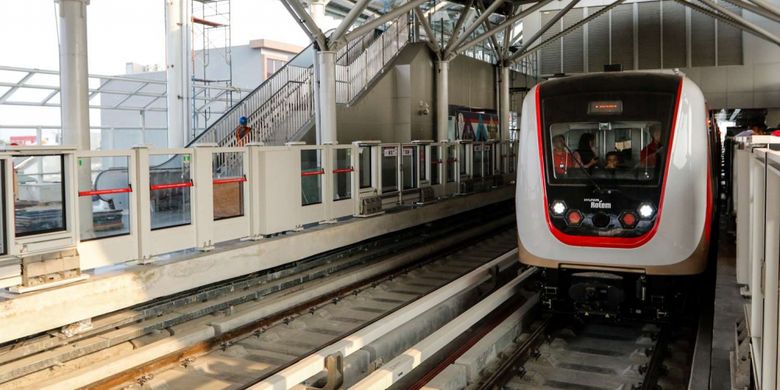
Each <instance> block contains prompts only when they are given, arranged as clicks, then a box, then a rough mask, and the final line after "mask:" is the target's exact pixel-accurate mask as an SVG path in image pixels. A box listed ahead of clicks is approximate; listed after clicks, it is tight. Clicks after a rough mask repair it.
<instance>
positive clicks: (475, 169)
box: [471, 144, 485, 177]
mask: <svg viewBox="0 0 780 390" xmlns="http://www.w3.org/2000/svg"><path fill="white" fill-rule="evenodd" d="M484 148H485V145H484V144H474V147H473V148H472V152H473V153H472V154H471V156H472V157H471V161H472V165H471V175H472V176H473V177H482V150H483V149H484Z"/></svg>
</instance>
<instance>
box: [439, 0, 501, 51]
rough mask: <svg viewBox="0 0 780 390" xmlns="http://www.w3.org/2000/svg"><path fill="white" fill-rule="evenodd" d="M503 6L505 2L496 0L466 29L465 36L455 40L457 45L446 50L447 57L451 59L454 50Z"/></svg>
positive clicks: (462, 35)
mask: <svg viewBox="0 0 780 390" xmlns="http://www.w3.org/2000/svg"><path fill="white" fill-rule="evenodd" d="M501 4H504V0H496V1H494V2H493V3H492V4H490V7H488V8H487V9H486V10H485V12H483V13H482V15H479V17H477V19H476V20H475V21H474V22H473V23H471V24H470V25H469V26H468V27H466V31H464V32H463V34H460V36H459V37H458V39H456V40H455V43H453V44H452V45H448V46H449V47H450V49H449V50H446V51H445V52H444V56H445V57H449V56H450V54H452V51H453V48H456V47H458V46H459V45H461V43H463V41H464V40H466V39H468V37H469V35H471V33H473V32H474V31H475V30H476V29H477V28H479V26H480V25H481V24H482V22H484V21H485V19H487V18H488V17H489V16H490V15H491V14H492V13H493V12H494V11H495V10H496V9H498V7H500V6H501Z"/></svg>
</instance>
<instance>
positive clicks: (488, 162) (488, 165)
mask: <svg viewBox="0 0 780 390" xmlns="http://www.w3.org/2000/svg"><path fill="white" fill-rule="evenodd" d="M494 146H495V145H493V144H485V146H484V148H483V150H484V152H485V154H484V156H485V163H484V165H485V176H493V163H494V162H495V161H494V160H495V154H494V153H495V148H494Z"/></svg>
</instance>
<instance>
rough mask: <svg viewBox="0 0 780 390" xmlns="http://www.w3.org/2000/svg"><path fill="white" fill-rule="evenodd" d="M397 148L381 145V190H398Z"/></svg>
mask: <svg viewBox="0 0 780 390" xmlns="http://www.w3.org/2000/svg"><path fill="white" fill-rule="evenodd" d="M397 173H398V148H396V147H395V146H385V147H382V192H383V193H388V192H394V191H398V175H397Z"/></svg>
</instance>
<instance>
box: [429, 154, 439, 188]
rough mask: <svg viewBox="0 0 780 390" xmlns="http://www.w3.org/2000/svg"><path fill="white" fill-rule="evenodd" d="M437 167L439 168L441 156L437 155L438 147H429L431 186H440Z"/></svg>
mask: <svg viewBox="0 0 780 390" xmlns="http://www.w3.org/2000/svg"><path fill="white" fill-rule="evenodd" d="M439 167H441V155H440V154H439V147H438V146H431V184H432V185H436V184H441V177H440V174H441V172H440V171H439Z"/></svg>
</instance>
